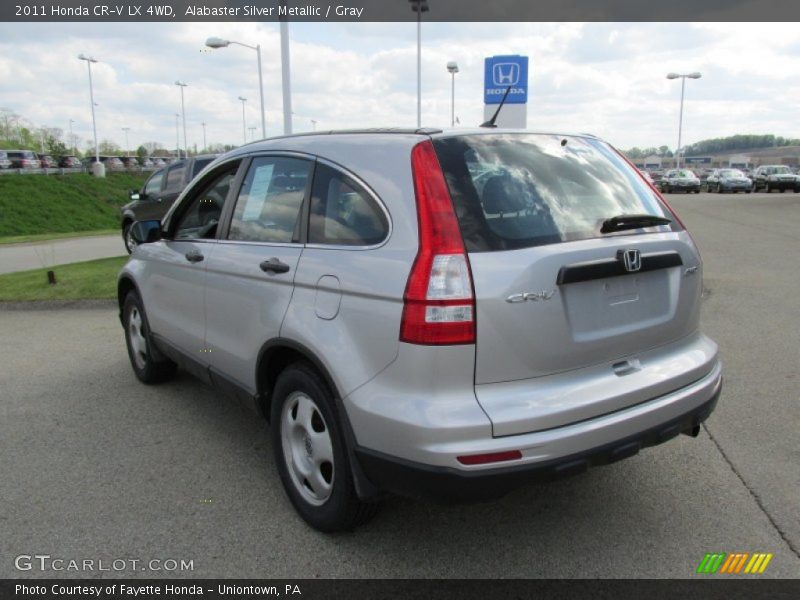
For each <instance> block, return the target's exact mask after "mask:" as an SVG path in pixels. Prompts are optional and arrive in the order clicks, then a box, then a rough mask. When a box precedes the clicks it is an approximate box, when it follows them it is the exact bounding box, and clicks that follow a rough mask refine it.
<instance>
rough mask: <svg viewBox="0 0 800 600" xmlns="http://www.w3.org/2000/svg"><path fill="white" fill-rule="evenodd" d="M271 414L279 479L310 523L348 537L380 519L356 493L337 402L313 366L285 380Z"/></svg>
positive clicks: (288, 372)
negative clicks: (345, 532)
mask: <svg viewBox="0 0 800 600" xmlns="http://www.w3.org/2000/svg"><path fill="white" fill-rule="evenodd" d="M270 414H271V420H270V430H271V434H272V447H273V452H274V455H275V463H276V465H277V467H278V474H279V475H280V478H281V482H282V483H283V487H284V490H285V491H286V495H287V496H289V500H290V501H291V503H292V505H293V506H294V508H295V510H296V511H297V512H298V513H299V514H300V516H301V517H303V519H304V520H305V521H306V523H308V524H309V525H311V526H312V527H314V528H315V529H318V530H320V531H324V532H333V531H349V530H352V529H354V528H355V527H357V526H359V525H361V524H363V523H366V522H367V521H368V520H369V519H371V518H372V517H373V516H374V515H375V514H376V513H377V511H378V504H377V503H375V502H364V501H362V500H361V499H359V497H358V495H357V493H356V489H355V485H354V483H353V474H352V471H351V469H350V462H349V458H348V453H347V447H346V442H345V438H344V435H343V432H342V427H341V424H340V420H339V413H338V409H337V407H336V401H335V399H334V397H333V395H332V393H331V391H330V390H329V389H328V386H327V385H326V384H325V382H324V380H323V379H322V378H321V377H320V375H319V373H318V372H317V371H316V370H315V369H314V368H313V367H312V366H311V365H309V364H308V363H305V362H298V363H295V364H293V365H291V366H289V367H287V368H286V369H285V370H284V371H283V372H282V373H281V374H280V376H279V377H278V381H277V382H276V384H275V389H274V392H273V394H272V406H271V410H270Z"/></svg>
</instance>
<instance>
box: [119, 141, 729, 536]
mask: <svg viewBox="0 0 800 600" xmlns="http://www.w3.org/2000/svg"><path fill="white" fill-rule="evenodd" d="M132 232H133V235H134V236H136V240H137V242H138V243H139V245H138V247H137V248H136V250H135V251H134V253H133V255H132V256H131V259H130V261H129V262H128V263H127V264H126V265H125V267H124V268H123V270H122V272H121V273H120V277H119V306H120V316H121V319H122V323H123V326H124V330H125V336H126V340H127V348H128V353H129V355H130V359H131V364H132V366H133V370H134V372H135V374H136V376H137V377H138V378H139V379H140V380H141V381H143V382H145V383H155V382H158V381H163V380H165V379H166V378H168V377H170V376H171V375H172V374H173V373H174V372H175V369H176V366H177V365H181V366H182V367H184V368H185V369H186V370H188V371H190V372H192V373H194V374H195V375H197V376H198V377H200V378H202V379H203V380H205V381H207V382H209V383H211V384H213V385H214V386H216V387H218V388H220V389H221V390H224V391H226V392H229V393H230V394H232V395H233V396H235V397H237V398H238V399H240V400H242V401H244V402H246V403H248V404H250V405H252V406H253V407H254V408H255V409H256V410H258V411H260V412H261V413H262V414H264V415H265V416H267V417H268V418H269V419H270V426H271V431H272V440H273V441H272V446H273V449H274V453H275V459H276V461H277V466H278V471H279V474H280V477H281V480H282V482H283V485H284V486H285V489H286V492H287V494H288V496H289V498H290V499H291V501H292V503H293V504H294V506H295V508H296V509H297V511H298V512H299V513H300V514H301V515H302V516H303V518H304V519H305V520H306V521H307V522H308V523H310V524H311V525H313V526H314V527H316V528H318V529H321V530H324V531H332V530H338V529H347V528H352V527H354V526H355V525H357V524H358V523H360V522H363V521H364V520H365V519H366V518H368V517H369V516H370V515H371V514H372V513H373V512H374V510H375V506H376V500H377V499H378V498H379V497H380V495H381V493H382V492H384V491H389V492H396V493H401V494H412V495H417V496H426V497H435V498H442V499H446V500H455V501H460V500H475V499H488V498H493V497H497V496H499V495H502V494H504V493H506V492H508V491H509V490H511V489H513V488H514V487H516V486H518V485H520V484H522V483H523V482H525V481H528V480H530V479H534V478H555V477H559V476H562V475H569V474H574V473H578V472H581V471H583V470H585V469H586V468H587V467H589V466H593V465H597V464H605V463H609V462H613V461H616V460H619V459H622V458H626V457H629V456H632V455H634V454H636V453H637V452H638V451H639V450H640V449H641V448H643V447H646V446H651V445H654V444H658V443H660V442H663V441H665V440H667V439H669V438H671V437H673V436H675V435H677V434H679V433H690V434H695V435H696V434H697V431H698V429H699V424H700V423H701V422H702V421H703V420H704V419H705V418H706V417H707V416H708V415H709V414H710V412H711V411H712V410H713V408H714V405H715V403H716V401H717V398H718V396H719V393H720V387H721V381H722V379H721V366H720V362H719V359H718V353H717V346H716V344H714V342H712V341H711V340H710V339H708V338H707V337H706V336H705V335H703V334H702V333H701V332H700V331H699V328H698V318H699V310H700V296H701V289H702V263H701V260H700V256H699V254H698V251H697V248H696V246H695V244H694V242H693V241H692V238H691V237H690V235H689V233H688V232H687V231H686V229H685V228H684V227H683V225H682V224H681V222H680V220H679V219H678V217H677V216H676V215H675V213H674V212H673V211H672V210H671V208H670V207H669V205H668V204H667V203H666V202H665V201H664V200H663V199H662V198H661V197H660V196H659V194H658V192H657V191H656V190H655V189H654V188H653V187H652V185H650V184H648V183H647V182H646V181H645V180H644V179H643V178H642V177H641V175H640V174H639V173H638V172H637V171H636V169H635V168H633V167H632V166H631V165H630V164H629V163H628V162H627V161H626V160H625V159H624V158H623V157H622V155H620V154H619V153H618V152H617V151H615V150H614V149H613V148H612V147H611V146H609V145H608V144H606V143H605V142H603V141H601V140H599V139H597V138H595V137H592V136H588V135H579V136H576V135H555V134H532V133H528V132H521V131H520V132H517V131H502V130H486V129H479V130H453V131H447V132H444V131H440V130H428V129H419V130H372V131H348V132H330V133H316V134H312V135H297V136H289V137H281V138H274V139H269V140H265V141H262V142H258V143H255V144H250V145H247V146H244V147H242V148H239V149H237V150H234V151H233V152H231V153H229V154H226V155H224V156H222V157H220V158H219V159H217V160H216V161H214V162H213V163H212V164H211V165H209V166H208V167H207V168H206V169H205V170H204V171H203V172H202V173H201V174H200V175H199V176H198V177H197V178H195V180H194V181H193V183H192V184H191V185H190V186H189V187H188V188H187V189H186V190H185V191H184V192H183V194H182V195H181V197H180V198H179V199H178V201H177V202H176V203H175V204H174V205H173V207H172V208H171V210H170V211H169V213H168V214H167V215H166V217H165V218H164V220H163V221H162V222H158V221H150V222H146V221H145V222H139V223H137V224H136V225H134V227H133V229H132Z"/></svg>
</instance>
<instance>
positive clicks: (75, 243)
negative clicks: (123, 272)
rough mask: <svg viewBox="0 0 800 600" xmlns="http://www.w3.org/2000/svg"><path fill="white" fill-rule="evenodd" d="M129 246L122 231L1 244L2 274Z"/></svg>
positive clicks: (102, 254)
mask: <svg viewBox="0 0 800 600" xmlns="http://www.w3.org/2000/svg"><path fill="white" fill-rule="evenodd" d="M124 254H125V246H124V245H123V243H122V236H121V235H97V236H90V237H82V238H69V239H65V240H53V241H50V242H32V243H26V244H0V274H2V273H13V272H15V271H27V270H29V269H41V268H42V267H51V266H53V265H63V264H67V263H73V262H80V261H83V260H93V259H95V258H108V257H111V256H123V255H124Z"/></svg>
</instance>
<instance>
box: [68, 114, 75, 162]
mask: <svg viewBox="0 0 800 600" xmlns="http://www.w3.org/2000/svg"><path fill="white" fill-rule="evenodd" d="M74 122H75V121H73V120H72V119H70V120H69V148H70V150H72V153H73V154H75V144H74V142H75V138H74V137H73V136H72V124H73V123H74Z"/></svg>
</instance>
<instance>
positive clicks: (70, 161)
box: [58, 156, 81, 169]
mask: <svg viewBox="0 0 800 600" xmlns="http://www.w3.org/2000/svg"><path fill="white" fill-rule="evenodd" d="M58 166H59V167H61V168H62V169H77V168H78V167H80V166H81V161H80V159H79V158H78V157H77V156H64V157H63V158H62V159H61V160H60V161H59V162H58Z"/></svg>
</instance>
